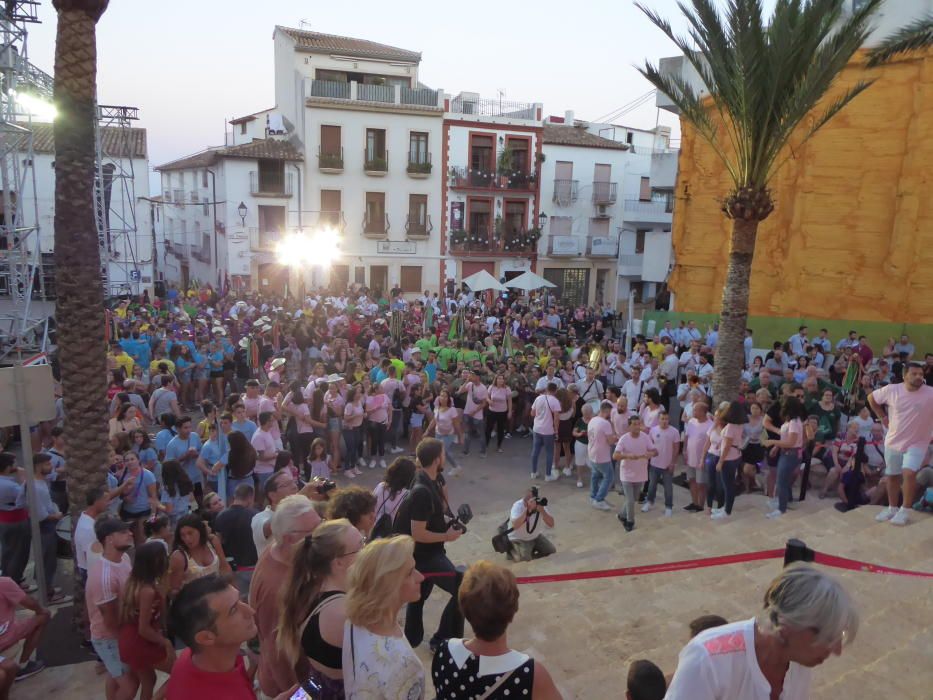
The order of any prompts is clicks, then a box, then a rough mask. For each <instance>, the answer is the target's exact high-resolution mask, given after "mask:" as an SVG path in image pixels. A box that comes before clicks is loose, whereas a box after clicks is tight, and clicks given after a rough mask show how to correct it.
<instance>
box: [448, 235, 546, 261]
mask: <svg viewBox="0 0 933 700" xmlns="http://www.w3.org/2000/svg"><path fill="white" fill-rule="evenodd" d="M540 237H541V234H540V232H539V231H538V230H537V229H532V230H529V231H513V232H511V233H501V234H500V233H499V232H497V231H494V230H491V229H490V230H487V229H477V230H474V231H452V232H451V234H450V250H451V252H452V253H454V254H455V255H456V254H470V253H485V254H487V255H527V254H529V253H533V252H535V251H536V250H537V248H538V240H539V239H540Z"/></svg>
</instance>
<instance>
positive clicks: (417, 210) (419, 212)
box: [408, 194, 428, 269]
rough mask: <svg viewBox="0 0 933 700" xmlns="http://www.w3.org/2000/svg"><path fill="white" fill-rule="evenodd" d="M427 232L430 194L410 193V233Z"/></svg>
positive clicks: (423, 233)
mask: <svg viewBox="0 0 933 700" xmlns="http://www.w3.org/2000/svg"><path fill="white" fill-rule="evenodd" d="M427 232H428V195H426V194H410V195H408V233H414V234H420V235H425V234H426V233H427ZM419 269H420V268H419Z"/></svg>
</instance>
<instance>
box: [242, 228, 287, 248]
mask: <svg viewBox="0 0 933 700" xmlns="http://www.w3.org/2000/svg"><path fill="white" fill-rule="evenodd" d="M281 239H282V234H281V232H279V231H262V232H260V231H259V229H258V228H256V227H251V228H250V229H249V249H250V250H254V251H259V252H267V253H274V252H275V247H276V246H277V245H278V243H279V241H280V240H281Z"/></svg>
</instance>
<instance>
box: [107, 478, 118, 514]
mask: <svg viewBox="0 0 933 700" xmlns="http://www.w3.org/2000/svg"><path fill="white" fill-rule="evenodd" d="M119 485H120V484H118V483H117V477H116V475H114V473H113V472H107V490H108V491H113V490H114V489H115V488H117V487H118V486H119ZM107 512H108V513H111V514H113V515H117V514H119V512H120V499H119V498H112V499H110V503H108V504H107Z"/></svg>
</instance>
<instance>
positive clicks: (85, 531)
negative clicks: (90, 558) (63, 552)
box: [75, 513, 97, 571]
mask: <svg viewBox="0 0 933 700" xmlns="http://www.w3.org/2000/svg"><path fill="white" fill-rule="evenodd" d="M96 541H97V537H96V536H95V535H94V518H92V517H91V516H90V515H88V514H87V513H81V515H80V517H79V518H78V524H77V525H76V526H75V565H76V566H77V567H78V568H79V569H84V570H85V571H87V553H88V551H89V550H90V549H91V545H92V544H94V543H95V542H96Z"/></svg>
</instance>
